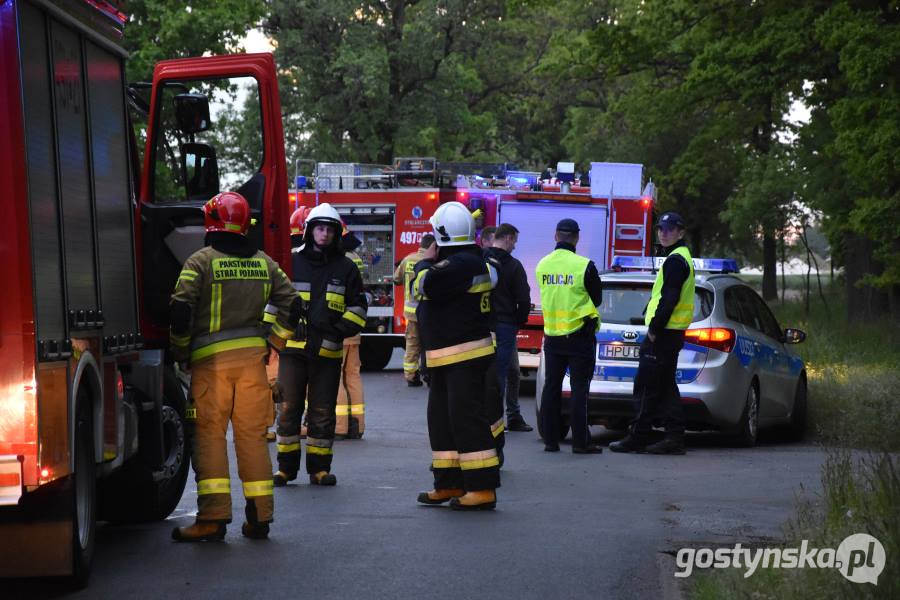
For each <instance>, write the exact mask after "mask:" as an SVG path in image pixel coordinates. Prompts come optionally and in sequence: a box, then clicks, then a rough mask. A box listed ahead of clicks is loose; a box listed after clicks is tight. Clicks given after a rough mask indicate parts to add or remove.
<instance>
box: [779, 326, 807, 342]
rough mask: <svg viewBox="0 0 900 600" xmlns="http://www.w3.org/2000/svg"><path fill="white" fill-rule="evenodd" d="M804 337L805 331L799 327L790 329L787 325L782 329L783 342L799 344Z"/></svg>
mask: <svg viewBox="0 0 900 600" xmlns="http://www.w3.org/2000/svg"><path fill="white" fill-rule="evenodd" d="M805 339H806V332H805V331H802V330H800V329H792V328H790V327H788V328H787V329H785V330H784V343H785V344H799V343H800V342H802V341H803V340H805Z"/></svg>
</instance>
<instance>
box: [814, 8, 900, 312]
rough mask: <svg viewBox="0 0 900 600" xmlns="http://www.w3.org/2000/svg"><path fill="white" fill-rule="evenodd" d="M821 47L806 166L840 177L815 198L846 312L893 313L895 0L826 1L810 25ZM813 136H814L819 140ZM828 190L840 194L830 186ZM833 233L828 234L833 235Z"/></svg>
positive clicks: (897, 279) (898, 241)
mask: <svg viewBox="0 0 900 600" xmlns="http://www.w3.org/2000/svg"><path fill="white" fill-rule="evenodd" d="M815 35H816V39H817V40H818V41H819V43H820V44H821V46H822V48H823V49H824V50H825V52H824V53H823V55H824V56H823V59H822V60H821V62H819V63H817V64H816V66H817V71H816V72H815V77H811V80H812V85H811V86H810V91H809V94H808V102H809V103H810V104H811V105H812V106H813V107H814V108H815V110H814V111H813V116H812V119H811V122H810V124H809V126H808V129H809V131H808V132H806V133H807V135H806V136H805V141H806V143H807V144H808V145H809V144H813V147H812V148H810V149H809V152H808V153H807V157H808V159H809V164H810V167H811V170H813V169H815V170H817V172H819V173H820V174H821V172H822V170H823V167H826V166H831V167H835V166H836V167H838V168H837V169H834V170H833V171H832V172H833V173H837V174H840V176H842V177H843V178H844V179H843V180H842V181H839V182H833V180H832V179H830V178H829V179H827V181H831V182H832V185H831V189H828V188H824V189H822V190H821V192H822V193H820V194H818V195H816V196H815V197H814V201H815V202H817V203H819V204H820V205H821V206H822V207H823V210H824V211H825V212H826V214H827V215H828V216H829V217H830V219H829V221H828V222H827V223H828V224H829V225H830V227H829V233H830V235H831V237H832V242H834V241H838V242H839V244H838V246H839V248H840V249H841V254H842V259H843V263H844V266H845V269H846V281H847V292H848V309H849V311H850V317H851V318H866V317H869V316H871V315H874V314H877V313H879V312H882V311H885V310H890V312H891V313H892V314H893V315H895V316H896V315H897V314H900V306H898V303H897V293H898V288H900V264H898V261H897V258H896V257H897V255H898V254H900V215H898V207H900V162H898V160H897V148H898V147H900V85H898V84H900V81H898V72H900V58H898V57H900V11H898V6H897V3H896V2H867V1H849V0H843V1H840V2H833V3H829V6H828V7H827V9H825V10H823V11H821V13H820V16H819V17H818V19H817V20H816V23H815ZM817 142H818V143H817ZM834 188H838V189H840V190H841V191H843V192H849V193H846V194H844V195H841V196H838V197H834V196H830V195H829V194H828V192H829V191H832V190H833V189H834ZM835 237H836V238H838V239H837V240H835V239H834V238H835Z"/></svg>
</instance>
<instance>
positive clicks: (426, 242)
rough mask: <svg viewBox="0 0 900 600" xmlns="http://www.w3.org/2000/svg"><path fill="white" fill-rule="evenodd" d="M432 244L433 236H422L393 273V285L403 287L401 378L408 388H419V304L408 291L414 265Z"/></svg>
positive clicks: (420, 382)
mask: <svg viewBox="0 0 900 600" xmlns="http://www.w3.org/2000/svg"><path fill="white" fill-rule="evenodd" d="M433 243H434V236H433V235H431V234H430V233H426V234H425V235H423V236H422V241H421V243H420V244H419V249H418V250H416V251H415V252H413V253H412V254H407V255H406V256H405V257H404V258H403V260H401V261H400V264H399V265H397V269H396V270H395V271H394V285H402V286H403V316H404V318H405V319H406V334H405V337H406V352H405V353H404V354H403V377H404V378H405V379H406V385H408V386H409V387H421V386H422V378H421V377H420V376H419V350H420V343H419V323H418V319H417V318H416V307H417V306H418V304H419V302H418V300H416V299H415V298H414V297H413V295H412V294H411V293H410V291H409V289H410V288H409V284H410V283H412V279H413V273H414V271H415V268H416V263H418V262H419V261H420V260H422V256H423V255H424V253H425V249H426V248H428V247H429V246H431V245H432V244H433Z"/></svg>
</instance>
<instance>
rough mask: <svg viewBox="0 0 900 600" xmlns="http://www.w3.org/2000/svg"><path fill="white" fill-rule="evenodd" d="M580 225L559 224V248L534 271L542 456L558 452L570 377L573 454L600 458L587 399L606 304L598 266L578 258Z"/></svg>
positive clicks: (571, 220)
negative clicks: (540, 343)
mask: <svg viewBox="0 0 900 600" xmlns="http://www.w3.org/2000/svg"><path fill="white" fill-rule="evenodd" d="M578 233H579V227H578V223H577V222H576V221H575V220H573V219H562V220H561V221H560V222H559V223H557V224H556V248H555V249H554V250H553V252H551V253H550V254H548V255H547V256H545V257H544V258H542V259H541V260H540V262H538V264H537V267H536V268H535V275H537V283H538V286H539V287H540V290H541V312H543V314H544V373H545V377H544V389H543V391H542V392H541V424H542V425H541V429H542V430H543V434H544V450H545V451H547V452H559V429H560V427H559V422H560V408H561V402H562V400H561V395H562V382H563V377H564V376H565V374H566V371H567V370H568V372H569V381H570V382H571V384H572V393H571V395H570V400H569V415H570V418H571V421H572V453H573V454H599V453H601V452H603V449H602V448H600V447H599V446H596V445H594V444H592V443H591V432H590V429H589V428H588V423H587V399H588V391H589V389H590V384H591V378H592V377H593V375H594V360H595V357H596V349H597V338H596V333H597V328H598V327H599V326H600V314H599V313H598V312H597V307H598V306H600V303H601V302H602V301H603V290H602V286H601V283H600V275H599V273H598V272H597V267H596V266H595V265H594V262H593V261H592V260H590V259H588V258H586V257H584V256H579V255H578V254H576V253H575V246H576V245H577V244H578Z"/></svg>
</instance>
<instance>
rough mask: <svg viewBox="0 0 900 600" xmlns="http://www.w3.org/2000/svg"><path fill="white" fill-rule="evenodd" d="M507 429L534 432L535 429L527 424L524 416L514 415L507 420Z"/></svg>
mask: <svg viewBox="0 0 900 600" xmlns="http://www.w3.org/2000/svg"><path fill="white" fill-rule="evenodd" d="M506 429H508V430H509V431H534V427H532V426H531V425H529V424H528V423H526V422H525V419H523V418H522V415H513V416H511V417H507V418H506Z"/></svg>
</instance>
